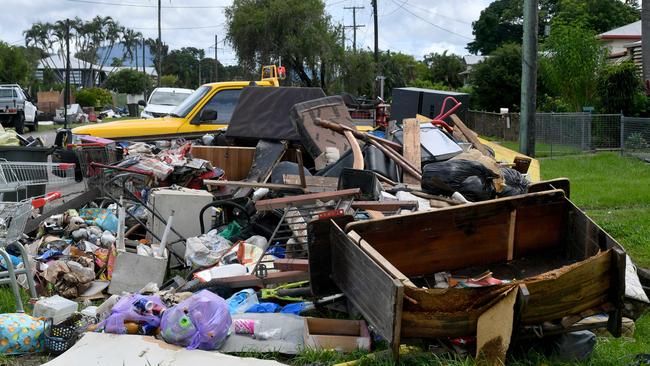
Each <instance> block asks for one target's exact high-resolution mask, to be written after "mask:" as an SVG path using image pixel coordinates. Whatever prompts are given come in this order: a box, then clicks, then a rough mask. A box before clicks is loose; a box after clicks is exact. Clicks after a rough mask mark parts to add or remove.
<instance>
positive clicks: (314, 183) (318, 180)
mask: <svg viewBox="0 0 650 366" xmlns="http://www.w3.org/2000/svg"><path fill="white" fill-rule="evenodd" d="M282 178H283V180H284V184H291V185H300V176H298V175H293V174H284V175H283V176H282ZM305 181H306V182H307V190H308V191H309V192H331V191H336V190H337V188H338V185H339V179H338V178H335V177H317V176H305Z"/></svg>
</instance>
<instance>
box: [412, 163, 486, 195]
mask: <svg viewBox="0 0 650 366" xmlns="http://www.w3.org/2000/svg"><path fill="white" fill-rule="evenodd" d="M498 177H499V176H498V175H497V174H495V173H494V172H492V171H491V170H490V169H488V168H487V167H486V166H485V165H483V164H481V163H478V162H475V161H472V160H465V159H455V160H447V161H442V162H438V163H431V164H427V165H425V166H424V168H423V169H422V189H423V190H424V191H425V192H427V193H431V194H437V195H445V196H450V195H451V194H452V193H454V192H458V193H460V194H462V195H463V196H464V197H465V198H466V199H468V200H469V201H472V202H477V201H485V200H489V199H492V198H494V197H495V196H496V190H495V189H494V184H493V183H492V182H493V180H494V179H495V178H498Z"/></svg>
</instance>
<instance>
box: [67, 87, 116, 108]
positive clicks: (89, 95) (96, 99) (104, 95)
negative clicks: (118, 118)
mask: <svg viewBox="0 0 650 366" xmlns="http://www.w3.org/2000/svg"><path fill="white" fill-rule="evenodd" d="M75 99H76V100H77V103H79V105H81V106H82V107H103V106H105V105H112V104H113V96H112V95H111V92H109V91H108V90H106V89H103V88H85V89H81V90H79V91H78V92H77V94H75Z"/></svg>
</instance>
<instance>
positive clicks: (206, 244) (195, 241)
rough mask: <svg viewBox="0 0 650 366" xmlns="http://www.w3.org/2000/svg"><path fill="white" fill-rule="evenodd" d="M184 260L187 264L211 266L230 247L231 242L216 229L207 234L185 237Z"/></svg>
mask: <svg viewBox="0 0 650 366" xmlns="http://www.w3.org/2000/svg"><path fill="white" fill-rule="evenodd" d="M185 245H186V247H185V262H186V263H187V265H188V266H192V265H193V266H196V267H207V266H212V265H214V264H215V263H217V261H218V260H219V258H221V256H222V255H223V254H224V253H226V252H227V251H228V249H230V247H231V246H232V243H231V242H230V241H228V240H227V239H226V238H224V237H223V236H221V235H219V234H218V232H217V230H216V229H215V230H210V231H209V232H208V233H207V234H203V235H201V236H198V237H193V238H187V241H186V242H185Z"/></svg>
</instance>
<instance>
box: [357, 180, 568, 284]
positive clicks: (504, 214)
mask: <svg viewBox="0 0 650 366" xmlns="http://www.w3.org/2000/svg"><path fill="white" fill-rule="evenodd" d="M563 200H564V196H563V193H562V191H549V192H542V193H535V194H529V195H522V196H517V197H511V198H504V199H499V200H493V201H486V202H481V203H476V204H472V205H462V206H458V207H449V208H442V209H439V210H436V211H433V212H425V213H414V214H408V215H402V216H398V217H390V218H386V219H380V220H368V221H365V222H357V223H353V224H350V225H348V227H347V228H346V231H350V230H355V231H356V232H357V233H359V235H361V237H363V238H364V239H365V240H366V241H368V242H369V243H371V244H372V245H373V247H374V248H375V249H376V250H377V251H378V252H379V253H381V255H383V256H384V257H385V258H386V259H387V260H388V261H390V262H391V263H392V264H393V265H394V266H395V267H396V268H397V269H398V270H400V271H401V272H402V273H404V274H406V275H407V276H420V275H425V274H431V273H434V272H438V271H442V270H454V269H460V268H465V267H470V266H475V265H482V264H490V263H495V262H502V261H505V260H506V259H507V251H508V234H509V222H510V217H511V216H510V213H511V211H512V210H515V209H516V210H517V220H516V221H517V226H519V225H520V224H521V223H522V222H523V223H524V224H526V220H524V219H522V218H523V217H525V216H524V215H525V214H524V213H522V211H524V212H526V211H531V210H532V211H534V210H535V209H534V208H535V207H542V208H543V207H545V206H548V205H551V206H553V204H558V202H560V203H561V202H562V201H563ZM528 207H534V208H531V209H530V210H529V209H528ZM558 207H559V206H558ZM544 212H547V211H544ZM560 220H561V219H558V220H552V222H556V221H557V222H560V223H561V221H560ZM529 226H530V225H527V224H526V225H524V226H523V227H524V228H528V227H529ZM531 230H532V229H531ZM536 233H537V231H535V234H534V235H535V238H538V235H537V234H536ZM546 235H547V238H541V240H542V241H541V246H542V247H548V246H549V245H550V244H551V243H553V244H559V243H561V240H560V239H559V238H558V235H556V234H553V233H551V234H549V233H546ZM517 240H522V241H523V242H524V244H526V245H525V246H524V247H523V250H520V251H519V254H521V253H524V252H525V250H527V249H528V248H530V247H533V246H532V245H528V244H527V243H528V239H526V238H525V232H521V233H519V237H518V236H517V234H515V248H517V245H518V244H517ZM515 252H517V249H515Z"/></svg>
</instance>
